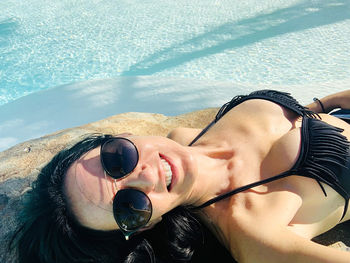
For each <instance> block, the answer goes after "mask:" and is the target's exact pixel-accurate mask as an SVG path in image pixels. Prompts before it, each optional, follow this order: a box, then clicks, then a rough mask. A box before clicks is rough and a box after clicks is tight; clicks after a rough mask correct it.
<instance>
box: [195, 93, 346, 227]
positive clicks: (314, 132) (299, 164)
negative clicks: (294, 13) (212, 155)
mask: <svg viewBox="0 0 350 263" xmlns="http://www.w3.org/2000/svg"><path fill="white" fill-rule="evenodd" d="M250 99H264V100H269V101H272V102H274V103H277V104H279V105H281V106H283V107H285V108H288V109H290V110H292V111H293V112H295V113H297V114H298V115H300V116H302V117H303V120H302V126H301V149H300V155H299V156H298V159H297V161H296V162H295V164H294V165H293V167H292V168H291V169H290V170H288V171H285V172H283V173H281V174H278V175H275V176H272V177H270V178H267V179H264V180H261V181H258V182H254V183H251V184H248V185H245V186H242V187H239V188H237V189H234V190H232V191H230V192H228V193H225V194H222V195H220V196H217V197H215V198H213V199H210V200H209V201H207V202H205V203H204V204H202V205H200V206H198V207H196V208H194V209H201V208H203V207H206V206H208V205H211V204H213V203H215V202H218V201H220V200H222V199H225V198H227V197H229V196H232V195H234V194H237V193H240V192H242V191H245V190H248V189H250V188H253V187H256V186H259V185H262V184H266V183H269V182H272V181H275V180H278V179H281V178H284V177H287V176H290V175H299V176H304V177H309V178H313V179H315V180H316V181H317V182H318V184H319V186H320V187H321V189H322V191H323V193H324V195H325V196H327V193H326V191H325V189H324V187H323V186H322V184H321V182H323V183H325V184H327V185H329V186H330V187H332V188H333V189H334V190H335V191H337V192H338V193H339V194H340V195H341V196H342V197H343V198H344V199H345V207H344V212H343V215H342V218H341V220H342V219H343V218H344V216H345V214H346V211H347V208H348V203H349V198H350V170H349V167H350V154H349V145H350V143H349V141H348V140H347V139H346V137H345V136H343V135H342V134H341V132H343V129H340V128H337V127H335V126H332V125H330V124H327V123H325V122H323V121H321V120H320V117H319V115H318V114H316V113H314V112H312V111H310V110H308V109H307V108H306V107H304V106H302V105H300V104H299V103H298V102H297V101H296V100H295V99H294V98H293V97H291V96H290V94H289V93H284V92H279V91H274V90H260V91H255V92H253V93H251V94H249V95H246V96H236V97H234V98H233V99H232V100H231V101H229V102H227V103H225V104H224V105H223V106H222V107H221V108H220V110H219V112H218V113H217V115H216V117H215V119H214V120H213V121H212V122H211V123H210V124H209V125H208V126H207V127H206V128H204V129H203V130H202V131H201V132H200V133H199V134H198V135H197V136H196V138H195V139H194V140H193V141H192V142H191V143H190V144H189V145H190V146H191V145H193V144H194V143H195V142H196V141H197V140H198V139H199V138H200V137H201V136H202V135H203V134H204V133H206V132H207V131H208V130H209V129H210V127H211V126H213V125H214V124H215V123H216V122H217V121H218V120H219V119H220V118H221V117H222V116H224V115H225V114H226V113H227V112H228V111H230V110H231V109H232V108H234V107H235V106H237V105H239V104H241V103H242V102H244V101H246V100H250Z"/></svg>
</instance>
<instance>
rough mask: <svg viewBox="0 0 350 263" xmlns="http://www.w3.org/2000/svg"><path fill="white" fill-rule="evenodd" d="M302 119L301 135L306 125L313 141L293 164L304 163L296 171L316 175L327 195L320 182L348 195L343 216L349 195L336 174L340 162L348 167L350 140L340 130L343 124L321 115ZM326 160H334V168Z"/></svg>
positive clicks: (314, 176) (305, 174)
mask: <svg viewBox="0 0 350 263" xmlns="http://www.w3.org/2000/svg"><path fill="white" fill-rule="evenodd" d="M303 121H304V122H305V123H304V124H303V130H302V133H303V134H302V136H306V133H307V130H306V129H309V134H310V137H309V138H310V141H309V143H308V144H307V145H306V147H307V148H308V149H307V150H306V151H305V155H304V156H303V157H302V158H301V162H300V163H298V164H295V165H294V167H303V169H301V170H298V171H297V174H299V175H302V176H307V177H312V178H314V179H315V180H316V181H317V182H318V184H319V185H320V187H321V189H322V191H323V193H324V195H325V196H327V193H326V191H325V189H324V187H323V186H322V184H321V182H323V183H325V184H327V185H329V186H330V187H332V188H333V189H334V190H336V191H337V192H338V193H339V194H341V195H342V197H343V198H344V199H345V208H344V213H343V215H342V218H341V220H342V219H343V218H344V216H345V214H346V211H347V207H348V202H349V198H350V197H349V195H348V193H347V191H346V190H345V189H344V188H343V187H342V185H341V184H340V181H339V177H338V176H340V175H339V174H337V167H339V166H340V167H342V168H344V169H349V167H347V165H346V161H347V156H349V146H350V143H349V141H348V140H347V138H346V137H345V136H344V135H342V134H341V132H343V129H341V128H338V127H335V126H332V125H330V124H328V123H325V122H323V121H320V120H318V119H309V118H305V119H304V120H303ZM304 138H305V137H304ZM311 149H312V150H311ZM326 163H331V167H334V169H329V168H328V167H327V165H326ZM338 173H339V172H338Z"/></svg>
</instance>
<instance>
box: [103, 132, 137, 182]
mask: <svg viewBox="0 0 350 263" xmlns="http://www.w3.org/2000/svg"><path fill="white" fill-rule="evenodd" d="M138 159H139V154H138V152H137V149H136V146H135V145H134V144H133V143H132V142H131V141H129V140H128V139H125V138H114V139H110V140H108V141H107V142H105V143H104V144H103V145H102V148H101V162H102V165H103V167H104V169H105V170H106V172H107V173H108V174H109V175H110V176H111V177H113V178H114V179H119V178H122V177H124V176H125V175H127V174H129V173H131V172H132V171H133V170H134V168H135V167H136V165H137V162H138Z"/></svg>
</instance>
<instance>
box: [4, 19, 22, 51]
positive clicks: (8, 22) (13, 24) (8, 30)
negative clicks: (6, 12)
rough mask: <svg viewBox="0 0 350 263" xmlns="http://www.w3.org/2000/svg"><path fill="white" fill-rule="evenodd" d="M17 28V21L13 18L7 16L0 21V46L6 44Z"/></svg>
mask: <svg viewBox="0 0 350 263" xmlns="http://www.w3.org/2000/svg"><path fill="white" fill-rule="evenodd" d="M17 28H18V21H17V20H16V19H15V18H8V19H5V20H2V21H0V47H3V46H5V45H7V44H8V39H9V38H10V36H11V35H12V34H13V33H14V32H15V30H16V29H17Z"/></svg>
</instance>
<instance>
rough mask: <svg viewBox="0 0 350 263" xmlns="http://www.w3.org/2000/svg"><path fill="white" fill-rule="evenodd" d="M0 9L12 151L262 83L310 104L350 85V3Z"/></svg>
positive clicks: (0, 67) (189, 107) (1, 110)
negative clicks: (68, 131)
mask: <svg viewBox="0 0 350 263" xmlns="http://www.w3.org/2000/svg"><path fill="white" fill-rule="evenodd" d="M0 10H1V11H0V151H2V150H5V149H7V148H9V147H11V146H13V145H15V144H17V143H20V142H23V141H26V140H29V139H32V138H37V137H40V136H43V135H46V134H49V133H52V132H55V131H57V130H61V129H65V128H70V127H74V126H79V125H82V124H85V123H89V122H93V121H97V120H100V119H103V118H106V117H108V116H111V115H115V114H118V113H122V112H128V111H139V112H154V113H162V114H166V115H177V114H181V113H184V112H188V111H193V110H197V109H201V108H206V107H218V106H220V105H222V104H223V103H224V102H226V101H228V100H230V99H231V98H232V97H233V96H234V95H237V94H246V93H249V92H251V91H253V90H256V89H261V88H273V89H278V90H282V91H287V92H291V93H292V94H293V95H294V96H295V97H296V98H297V99H298V100H299V101H300V102H301V103H308V102H310V101H311V100H312V98H313V97H314V96H318V97H322V96H324V95H326V94H329V93H332V92H336V91H339V90H344V89H348V88H349V87H350V77H349V76H350V48H349V47H350V45H349V43H350V0H324V1H316V0H312V1H300V0H298V1H297V0H266V1H258V0H247V1H238V0H222V1H219V0H193V1H188V0H178V1H169V0H157V1H154V0H144V1H136V0H118V1H113V0H110V1H103V0H91V1H83V0H74V1H72V0H60V1H48V0H28V1H19V0H2V1H0ZM28 94H29V95H28ZM25 95H27V96H25Z"/></svg>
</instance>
